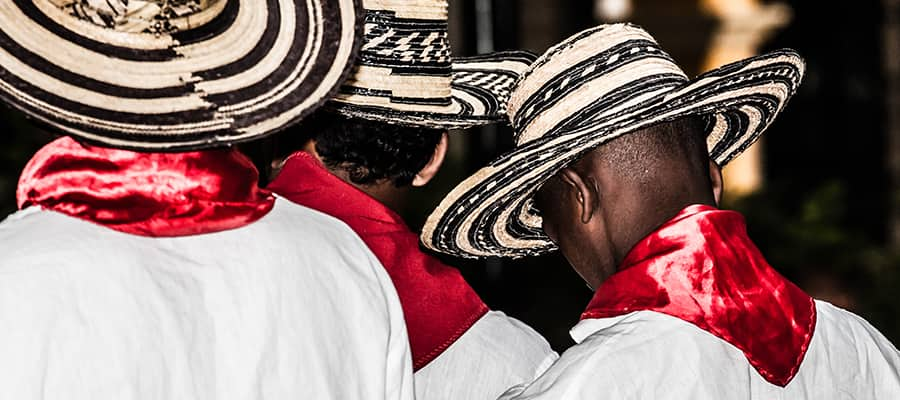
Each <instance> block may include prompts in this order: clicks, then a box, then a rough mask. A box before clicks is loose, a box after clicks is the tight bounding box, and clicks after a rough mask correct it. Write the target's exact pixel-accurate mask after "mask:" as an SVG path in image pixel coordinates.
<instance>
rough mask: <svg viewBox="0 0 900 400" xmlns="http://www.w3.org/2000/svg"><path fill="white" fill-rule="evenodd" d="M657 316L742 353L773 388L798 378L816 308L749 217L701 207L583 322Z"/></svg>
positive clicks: (665, 230) (643, 249)
mask: <svg viewBox="0 0 900 400" xmlns="http://www.w3.org/2000/svg"><path fill="white" fill-rule="evenodd" d="M642 310H650V311H656V312H660V313H663V314H667V315H671V316H673V317H677V318H679V319H682V320H684V321H687V322H690V323H692V324H694V325H696V326H697V327H699V328H700V329H703V330H705V331H707V332H709V333H711V334H713V335H715V336H717V337H719V338H721V339H723V340H725V341H727V342H728V343H730V344H732V345H733V346H735V347H737V348H738V349H740V350H741V351H743V352H744V354H745V355H746V357H747V360H748V361H749V362H750V364H751V365H752V366H753V367H754V368H756V370H757V371H759V373H760V374H761V375H762V376H763V377H764V378H765V379H766V380H767V381H769V382H771V383H773V384H776V385H779V386H785V385H787V384H788V382H790V381H791V379H793V377H794V375H795V374H796V373H797V370H798V369H799V368H800V364H801V363H802V362H803V357H804V355H805V354H806V350H807V348H808V347H809V342H810V340H812V335H813V330H814V328H815V323H816V309H815V303H814V301H813V299H812V298H810V297H809V296H808V295H807V294H806V293H804V292H803V291H802V290H801V289H800V288H798V287H797V286H795V285H794V284H793V283H791V282H789V281H788V280H787V279H785V278H784V277H782V276H781V275H780V274H778V272H776V271H775V270H774V269H772V267H770V266H769V264H768V263H767V262H766V260H765V259H764V258H763V256H762V254H761V253H760V252H759V250H758V249H757V248H756V246H755V245H754V244H753V242H751V241H750V238H749V237H747V232H746V226H745V225H744V219H743V217H742V216H741V215H740V214H738V213H736V212H732V211H721V210H718V209H715V208H713V207H708V206H702V205H695V206H691V207H688V208H686V209H684V210H683V211H682V212H681V213H679V214H678V215H677V216H676V217H675V218H674V219H672V220H671V221H669V222H668V223H666V224H665V225H663V226H662V227H661V228H659V229H658V230H657V231H656V232H654V233H653V234H651V235H649V236H648V237H646V238H645V239H644V240H642V241H641V242H640V243H638V244H637V245H636V246H635V247H634V249H632V250H631V252H630V253H629V254H628V256H626V258H625V260H624V261H623V262H622V265H621V267H620V268H619V272H617V273H616V274H614V275H613V276H612V277H610V278H609V279H608V280H606V281H605V282H603V284H601V285H600V287H599V288H597V292H596V294H595V296H594V299H593V300H592V301H591V303H590V305H589V306H588V308H587V311H585V312H584V314H583V315H582V319H589V318H607V317H615V316H619V315H624V314H627V313H630V312H633V311H642Z"/></svg>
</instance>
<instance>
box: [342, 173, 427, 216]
mask: <svg viewBox="0 0 900 400" xmlns="http://www.w3.org/2000/svg"><path fill="white" fill-rule="evenodd" d="M328 171H330V172H331V173H332V174H334V175H335V176H337V177H338V178H341V180H342V181H344V182H347V183H348V184H350V185H352V186H353V187H355V188H357V189H359V190H361V191H362V192H363V193H365V194H367V195H369V196H371V197H372V198H374V199H375V200H378V202H380V203H381V204H384V205H386V206H387V207H388V208H390V209H391V210H392V211H394V212H399V211H400V210H402V209H403V208H404V207H405V206H406V199H407V197H408V193H409V188H407V187H397V186H395V185H394V183H393V182H391V181H390V180H382V181H378V182H375V183H372V184H369V185H360V184H357V183H354V182H353V181H352V180H350V174H349V173H347V171H345V170H343V169H340V168H330V167H329V168H328Z"/></svg>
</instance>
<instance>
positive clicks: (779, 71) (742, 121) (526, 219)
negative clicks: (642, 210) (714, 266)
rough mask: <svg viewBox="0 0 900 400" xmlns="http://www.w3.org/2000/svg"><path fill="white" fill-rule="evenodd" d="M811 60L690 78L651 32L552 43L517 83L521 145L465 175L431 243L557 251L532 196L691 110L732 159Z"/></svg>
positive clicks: (779, 59)
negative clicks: (606, 147) (572, 168)
mask: <svg viewBox="0 0 900 400" xmlns="http://www.w3.org/2000/svg"><path fill="white" fill-rule="evenodd" d="M803 71H804V63H803V60H802V59H801V58H800V56H799V55H797V53H795V52H794V51H792V50H780V51H776V52H772V53H769V54H765V55H762V56H758V57H754V58H750V59H747V60H743V61H740V62H736V63H733V64H729V65H726V66H724V67H721V68H719V69H716V70H714V71H711V72H708V73H705V74H703V75H701V76H699V77H697V78H696V79H694V80H689V79H688V78H687V77H686V76H685V74H684V72H682V71H681V69H680V68H679V67H678V66H677V65H676V64H675V62H674V61H673V60H672V59H671V57H669V55H668V54H666V53H665V52H664V51H663V50H662V49H661V48H660V47H659V45H658V44H657V43H656V41H655V40H654V39H653V37H651V36H650V35H649V34H648V33H647V32H645V31H644V30H643V29H641V28H639V27H637V26H634V25H628V24H617V25H604V26H600V27H596V28H593V29H590V30H587V31H584V32H582V33H579V34H577V35H575V36H573V37H571V38H569V39H567V40H566V41H564V42H562V43H561V44H559V45H557V46H555V47H553V48H551V49H550V50H548V51H547V53H545V54H544V55H543V56H542V57H541V58H539V59H538V60H537V61H536V62H535V63H534V66H533V67H532V68H531V69H530V70H529V71H528V72H526V73H525V75H524V76H523V78H522V80H521V81H519V83H518V84H517V86H516V88H515V89H514V90H513V94H512V98H511V99H510V104H509V115H510V120H511V122H512V125H513V128H514V129H515V132H516V143H517V146H516V149H515V150H513V151H511V152H509V153H506V154H505V155H503V156H501V157H500V158H498V159H497V160H495V161H493V162H491V163H490V164H489V165H488V166H487V167H485V168H483V169H481V170H480V171H478V172H477V173H475V175H473V176H472V177H470V178H468V179H467V180H465V181H464V182H463V183H461V184H460V185H459V186H457V187H456V188H455V189H453V191H452V192H451V193H450V194H449V195H448V196H447V197H446V198H445V199H444V200H443V202H441V204H440V205H439V206H438V208H437V209H436V210H435V211H434V212H433V213H432V214H431V216H430V217H429V218H428V221H427V222H426V224H425V228H424V230H423V233H422V241H423V243H424V245H425V246H426V247H428V248H431V249H433V250H436V251H440V252H443V253H448V254H453V255H457V256H463V257H484V256H507V257H522V256H528V255H536V254H542V253H545V252H548V251H551V250H554V249H555V247H554V245H553V243H552V242H551V241H550V240H549V239H548V238H547V237H546V235H544V233H543V231H542V230H541V217H540V215H539V214H538V212H537V211H536V210H535V209H534V206H533V195H534V193H535V191H537V190H538V189H539V188H540V187H541V186H542V185H543V183H544V182H545V181H546V180H547V179H549V178H551V177H552V176H553V175H555V174H556V173H557V172H558V171H559V170H561V169H562V168H564V167H566V166H568V165H569V164H571V163H572V162H575V161H577V160H578V159H580V158H581V157H582V156H583V155H584V154H586V153H587V152H589V151H591V150H593V149H595V148H596V147H597V146H599V145H601V144H603V143H605V142H607V141H609V140H612V139H614V138H616V137H619V136H621V135H624V134H628V133H630V132H634V131H636V130H640V129H641V128H645V127H649V126H651V125H655V124H659V123H661V122H665V121H671V120H675V119H678V118H681V117H685V116H690V115H701V116H704V119H705V120H706V131H707V144H708V147H709V151H710V157H711V158H712V159H713V160H714V161H716V162H717V163H718V164H719V165H721V166H724V165H725V164H727V163H728V162H729V161H731V160H732V159H733V158H735V157H736V156H738V155H739V154H740V153H741V152H743V151H744V150H745V149H747V147H749V146H750V145H751V144H753V142H755V141H756V139H757V138H759V136H760V134H762V133H763V131H765V129H766V128H767V127H768V126H769V124H771V123H772V121H773V120H774V119H775V117H776V116H777V115H778V113H779V112H781V110H782V109H783V108H784V106H785V104H786V103H787V101H788V99H789V98H790V97H791V96H792V95H793V94H794V93H795V92H796V90H797V87H798V85H799V84H800V80H801V78H802V76H803Z"/></svg>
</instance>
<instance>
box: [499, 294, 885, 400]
mask: <svg viewBox="0 0 900 400" xmlns="http://www.w3.org/2000/svg"><path fill="white" fill-rule="evenodd" d="M816 311H817V318H816V329H815V332H814V333H813V337H812V341H811V342H810V346H809V349H808V350H807V353H806V356H805V358H804V360H803V362H802V364H801V365H800V369H799V371H798V373H797V374H796V375H795V376H794V379H793V380H792V381H791V382H790V383H788V385H787V386H786V387H783V388H782V387H779V386H776V385H773V384H771V383H769V382H767V381H766V380H765V379H763V378H762V376H761V375H760V374H759V373H758V372H757V371H756V370H755V369H754V368H753V367H752V366H751V365H750V364H749V362H748V361H747V359H746V357H745V356H744V354H743V353H742V352H741V351H740V350H738V349H737V348H736V347H734V346H732V345H730V344H729V343H727V342H725V341H723V340H721V339H719V338H717V337H716V336H713V335H712V334H710V333H707V332H706V331H703V330H701V329H699V328H697V327H696V326H694V325H692V324H690V323H688V322H685V321H682V320H680V319H677V318H675V317H671V316H668V315H665V314H661V313H656V312H653V311H639V312H634V313H631V314H627V315H623V316H619V317H615V318H603V319H591V320H584V321H582V322H581V323H579V324H578V325H577V326H576V327H575V328H574V329H572V337H573V338H574V339H575V341H576V342H578V344H577V345H575V346H573V347H572V348H570V349H569V350H568V351H566V352H565V353H563V355H562V357H560V359H559V360H558V361H557V362H556V363H555V364H554V365H553V366H552V367H551V368H550V369H549V370H548V371H547V372H546V373H545V374H544V375H543V376H541V377H540V378H539V379H538V380H537V381H535V382H534V383H533V384H532V385H531V386H529V387H528V388H527V390H525V392H524V393H522V394H521V395H520V396H518V397H515V396H513V395H514V394H515V393H514V392H512V393H509V394H508V395H507V396H505V398H512V397H515V398H517V399H553V400H563V399H699V400H704V399H710V400H712V399H716V400H722V399H759V400H763V399H765V400H776V399H794V400H797V399H815V400H829V399H900V354H898V352H897V349H896V348H895V347H894V346H893V345H891V343H890V342H888V341H887V339H885V338H884V336H882V335H881V334H880V333H879V332H878V331H877V330H875V328H873V327H872V326H871V325H869V324H868V323H867V322H866V321H865V320H863V319H862V318H860V317H858V316H856V315H854V314H852V313H850V312H847V311H844V310H841V309H839V308H837V307H834V306H832V305H830V304H828V303H825V302H819V301H817V302H816Z"/></svg>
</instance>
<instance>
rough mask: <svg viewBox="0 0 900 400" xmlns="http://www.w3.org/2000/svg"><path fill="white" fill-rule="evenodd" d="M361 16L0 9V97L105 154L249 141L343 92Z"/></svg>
mask: <svg viewBox="0 0 900 400" xmlns="http://www.w3.org/2000/svg"><path fill="white" fill-rule="evenodd" d="M361 18H362V8H361V5H360V3H359V0H143V1H142V0H2V1H0V98H2V99H3V100H4V101H5V102H6V103H8V104H10V105H12V106H13V107H15V108H17V109H19V110H21V111H23V112H24V113H26V114H27V115H28V116H30V117H32V118H34V119H36V120H38V121H39V122H42V123H44V124H47V125H49V126H50V127H51V128H53V129H56V130H61V131H63V132H64V133H67V134H70V135H73V136H76V137H78V138H81V139H83V140H86V141H89V142H93V143H97V144H101V145H105V146H111V147H119V148H126V149H132V150H153V151H159V150H170V151H171V150H189V149H196V148H205V147H214V146H220V145H223V144H229V143H235V142H241V141H246V140H250V139H255V138H258V137H261V136H264V135H266V134H269V133H272V132H274V131H277V130H279V129H281V128H283V127H285V126H287V125H289V124H291V123H293V122H295V121H297V120H298V119H300V118H302V117H303V116H305V115H306V114H308V113H309V112H311V111H313V110H314V109H315V108H316V107H318V106H320V105H321V104H322V103H324V102H325V101H326V100H327V99H328V98H330V97H331V96H332V95H333V94H334V92H335V90H336V89H337V87H338V86H339V84H340V83H341V82H342V81H343V79H345V78H346V76H347V74H348V73H349V69H350V68H351V67H352V64H353V60H354V56H355V54H356V51H355V50H356V47H357V46H358V42H359V39H360V38H361V29H359V25H360V24H358V20H361ZM358 31H359V32H358Z"/></svg>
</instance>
